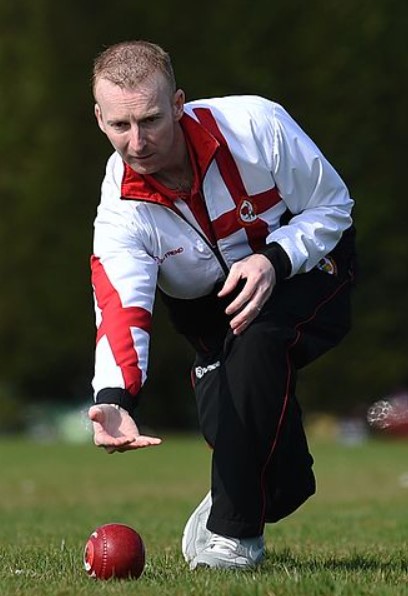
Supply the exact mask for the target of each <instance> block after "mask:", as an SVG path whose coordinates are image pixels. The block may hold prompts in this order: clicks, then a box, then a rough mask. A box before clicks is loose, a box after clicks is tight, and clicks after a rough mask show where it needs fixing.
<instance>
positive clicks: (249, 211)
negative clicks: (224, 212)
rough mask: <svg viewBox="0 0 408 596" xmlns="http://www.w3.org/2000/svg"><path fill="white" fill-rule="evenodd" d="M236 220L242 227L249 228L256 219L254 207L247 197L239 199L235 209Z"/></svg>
mask: <svg viewBox="0 0 408 596" xmlns="http://www.w3.org/2000/svg"><path fill="white" fill-rule="evenodd" d="M237 212H238V218H239V220H240V221H241V222H242V223H243V224H244V226H250V225H251V224H252V223H254V221H256V220H257V219H258V215H257V213H256V211H255V206H254V204H253V203H251V201H250V200H249V199H248V197H245V198H243V199H241V201H240V202H239V204H238V208H237Z"/></svg>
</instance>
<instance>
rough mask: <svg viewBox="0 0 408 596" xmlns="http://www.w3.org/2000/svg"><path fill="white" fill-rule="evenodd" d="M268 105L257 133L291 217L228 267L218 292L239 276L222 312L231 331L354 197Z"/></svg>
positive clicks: (333, 234)
mask: <svg viewBox="0 0 408 596" xmlns="http://www.w3.org/2000/svg"><path fill="white" fill-rule="evenodd" d="M272 105H273V111H272V115H271V116H270V119H269V120H268V122H267V123H266V124H265V122H264V128H263V129H262V135H263V136H264V141H265V140H266V142H265V145H266V146H269V147H271V148H272V151H271V153H272V155H269V157H267V159H269V161H270V169H271V173H272V175H273V177H274V179H275V182H276V185H277V188H278V189H279V193H280V195H281V196H282V199H283V201H284V202H285V203H286V205H287V208H288V210H289V211H290V212H291V213H292V214H293V217H292V218H291V220H290V222H289V223H288V225H284V226H282V227H280V228H278V229H277V230H274V231H273V232H272V233H271V234H269V236H268V237H267V239H266V243H267V246H266V248H265V250H264V251H263V254H256V255H251V256H249V257H247V258H245V259H243V260H242V261H239V262H238V263H235V264H234V265H233V266H232V267H231V271H230V274H229V276H228V278H227V280H226V282H225V284H224V287H223V288H222V290H221V292H220V293H219V296H220V297H223V296H226V295H227V294H229V293H230V292H231V291H232V290H234V288H236V286H237V284H238V282H239V281H240V280H245V285H244V287H243V289H242V291H241V292H240V293H239V294H238V296H237V297H236V298H235V300H233V302H231V304H230V305H229V306H228V308H227V309H226V313H227V314H228V315H235V316H233V318H232V319H231V322H230V325H231V329H232V330H233V332H234V334H239V333H242V331H244V330H245V329H246V328H247V327H248V325H250V323H251V322H252V321H253V320H254V319H255V318H256V317H257V316H258V314H259V312H260V310H261V309H262V306H263V305H264V304H265V302H266V301H267V300H268V298H269V296H270V295H271V293H272V291H273V288H274V286H275V284H276V282H277V280H280V279H284V278H286V277H290V276H293V275H295V274H297V273H304V272H307V271H310V270H311V269H312V268H313V267H315V266H316V265H317V263H318V262H319V261H320V259H321V258H322V257H324V256H325V255H326V254H328V253H329V252H330V251H331V250H332V249H333V248H334V247H335V246H336V244H337V243H338V241H339V240H340V238H341V235H342V233H343V232H344V231H345V230H346V229H347V228H349V227H350V226H351V223H352V219H351V210H352V207H353V204H354V202H353V200H352V199H351V198H350V195H349V193H348V190H347V188H346V186H345V184H344V182H343V181H342V180H341V178H340V176H339V175H338V174H337V172H336V171H335V170H334V169H333V167H332V166H331V165H330V164H329V162H328V161H327V160H326V159H325V157H324V156H323V154H322V153H321V152H320V151H319V149H318V148H317V147H316V145H315V144H314V143H313V141H311V139H310V138H309V137H308V136H307V135H306V134H305V133H304V132H303V130H302V129H301V128H300V127H299V126H298V125H297V124H296V123H295V122H294V120H293V119H292V118H291V117H290V116H289V114H287V112H285V110H283V108H281V107H280V106H278V105H277V104H272Z"/></svg>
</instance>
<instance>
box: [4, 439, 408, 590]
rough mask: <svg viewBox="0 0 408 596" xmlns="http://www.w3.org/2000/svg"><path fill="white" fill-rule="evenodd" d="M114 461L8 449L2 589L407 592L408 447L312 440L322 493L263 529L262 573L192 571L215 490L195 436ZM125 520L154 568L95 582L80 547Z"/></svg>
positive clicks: (30, 447) (81, 448)
mask: <svg viewBox="0 0 408 596" xmlns="http://www.w3.org/2000/svg"><path fill="white" fill-rule="evenodd" d="M164 438H165V442H164V443H163V445H162V446H160V447H158V448H155V449H146V450H143V451H139V452H137V453H126V454H114V455H107V454H106V453H105V452H103V451H102V450H98V449H96V448H95V447H93V446H91V445H65V444H58V443H55V444H38V443H30V442H28V441H24V440H11V439H9V440H5V439H3V440H2V441H1V442H0V453H1V456H0V457H1V478H0V594H1V595H2V596H3V595H21V596H23V595H24V596H26V595H27V596H28V595H30V596H31V595H37V596H48V595H52V596H63V595H64V596H65V595H66V596H71V595H72V596H77V595H96V594H97V595H104V594H120V595H126V594H141V595H147V596H149V595H152V596H153V595H154V596H157V595H160V596H165V595H170V594H172V595H173V594H177V595H184V594H186V595H188V594H194V595H201V594H203V595H204V594H209V593H210V594H213V595H217V596H218V595H225V596H226V595H228V596H229V595H253V596H255V595H269V596H281V595H287V596H297V595H304V596H317V595H321V596H329V595H336V596H337V595H344V596H345V595H347V596H358V595H363V594H364V595H366V594H367V595H368V594H376V595H384V596H385V595H387V596H388V595H402V594H407V593H408V590H407V585H408V571H407V566H408V542H407V540H408V508H407V505H408V488H407V487H404V482H402V481H401V480H403V475H404V474H406V473H408V442H407V441H405V442H404V441H400V442H391V441H384V442H381V441H374V440H370V441H366V442H364V443H362V444H361V445H357V446H354V447H346V446H343V445H340V444H337V443H334V442H321V441H319V442H312V451H313V453H314V456H315V460H316V473H317V477H318V493H317V495H316V496H315V497H314V498H313V499H311V500H310V501H309V502H308V503H307V504H306V505H305V506H304V507H303V508H302V509H301V510H299V511H298V512H297V513H295V514H294V515H292V516H291V517H290V518H288V519H287V520H284V521H282V522H280V523H279V524H276V525H273V526H272V525H271V526H268V528H267V532H266V541H267V557H266V560H265V563H264V565H263V566H262V567H261V568H260V569H259V570H256V571H251V572H250V571H247V572H237V571H212V570H199V571H196V572H190V571H189V570H188V568H187V566H186V564H185V563H184V560H183V559H182V556H181V553H180V536H181V532H182V529H183V527H184V523H185V520H186V518H187V517H188V515H189V514H190V512H191V510H192V508H194V506H195V505H196V503H197V502H198V501H199V500H200V499H201V498H202V496H203V495H204V494H205V492H206V491H207V490H208V478H209V470H210V452H209V450H208V449H207V447H206V446H205V445H204V443H203V441H202V440H201V439H199V438H196V437H175V436H169V437H164ZM112 521H117V522H122V523H127V524H129V525H131V526H133V527H134V528H136V529H137V530H138V531H139V532H140V533H141V535H142V537H143V539H144V542H145V545H146V550H147V564H146V568H145V572H144V574H143V576H142V578H141V579H139V580H138V581H137V582H136V581H108V582H102V581H95V580H92V579H90V578H89V577H88V576H87V575H86V574H85V572H84V571H83V568H82V552H83V547H84V544H85V542H86V539H87V537H88V536H89V534H90V533H91V532H92V531H93V529H94V528H95V527H97V526H98V525H100V524H103V523H108V522H112Z"/></svg>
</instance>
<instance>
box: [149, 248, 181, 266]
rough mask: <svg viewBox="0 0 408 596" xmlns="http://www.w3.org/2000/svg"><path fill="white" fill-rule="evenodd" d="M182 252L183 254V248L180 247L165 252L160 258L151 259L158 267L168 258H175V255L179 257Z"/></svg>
mask: <svg viewBox="0 0 408 596" xmlns="http://www.w3.org/2000/svg"><path fill="white" fill-rule="evenodd" d="M182 252H184V248H183V247H182V246H179V247H178V248H173V249H172V250H168V251H167V252H165V253H164V255H163V256H162V257H157V256H153V259H154V260H155V261H156V263H157V264H158V265H161V264H162V263H164V261H165V260H166V259H168V258H169V257H175V256H176V255H179V254H181V253H182Z"/></svg>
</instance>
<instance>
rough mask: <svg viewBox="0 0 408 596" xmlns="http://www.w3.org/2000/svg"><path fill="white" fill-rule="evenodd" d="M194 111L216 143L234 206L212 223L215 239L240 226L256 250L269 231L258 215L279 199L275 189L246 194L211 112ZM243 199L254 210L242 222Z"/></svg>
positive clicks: (263, 244)
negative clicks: (250, 219) (250, 217)
mask: <svg viewBox="0 0 408 596" xmlns="http://www.w3.org/2000/svg"><path fill="white" fill-rule="evenodd" d="M194 113H195V114H196V116H197V118H198V120H199V121H200V122H201V124H202V125H203V126H205V127H206V128H207V129H208V130H209V131H210V132H211V134H212V135H213V136H214V138H215V139H216V140H217V141H218V142H219V144H220V146H219V148H218V151H217V153H216V156H215V159H216V162H217V165H218V168H219V170H220V173H221V176H222V179H223V180H224V183H225V185H226V187H227V188H228V190H229V192H230V194H231V197H232V199H233V201H234V203H235V206H236V207H235V209H232V210H230V211H228V212H227V213H223V214H222V215H221V216H220V217H218V218H217V219H216V220H214V221H213V222H212V226H213V228H214V230H215V235H216V237H217V238H219V239H221V238H225V237H227V236H229V235H230V234H232V233H234V232H237V231H238V230H240V229H244V230H245V232H246V235H247V238H248V244H249V245H250V247H251V248H252V250H253V251H257V250H260V249H261V248H262V247H263V246H265V244H266V242H265V241H266V237H267V236H268V233H269V230H268V225H267V223H266V222H265V221H263V220H262V219H261V218H260V217H259V216H260V215H261V214H262V213H263V212H264V211H267V210H268V209H270V208H271V207H273V206H274V205H276V204H277V203H279V202H280V201H281V200H282V199H281V197H280V195H279V193H278V190H277V188H276V187H274V188H271V189H268V190H266V191H264V192H261V193H258V194H255V195H249V194H248V192H247V190H246V188H245V186H244V183H243V180H242V177H241V174H240V173H239V170H238V167H237V164H236V163H235V160H234V158H233V156H232V154H231V151H230V149H229V147H228V144H227V141H226V139H225V137H224V135H223V134H222V132H221V130H220V129H219V127H218V124H217V122H216V120H215V118H214V116H213V115H212V113H211V111H210V110H209V109H208V108H195V109H194ZM246 200H247V201H248V202H249V204H250V205H251V208H253V209H254V215H255V216H256V217H254V219H253V220H252V221H251V222H250V223H247V224H243V220H242V218H240V216H241V210H242V209H243V208H245V205H244V202H245V201H246ZM243 226H244V227H243Z"/></svg>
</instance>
